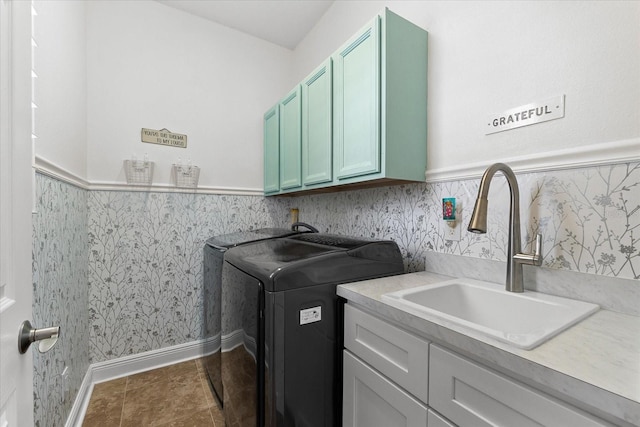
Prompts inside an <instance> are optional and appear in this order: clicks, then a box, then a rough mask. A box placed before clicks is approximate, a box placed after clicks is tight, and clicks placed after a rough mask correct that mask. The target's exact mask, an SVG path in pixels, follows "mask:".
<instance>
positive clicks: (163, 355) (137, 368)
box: [65, 340, 205, 427]
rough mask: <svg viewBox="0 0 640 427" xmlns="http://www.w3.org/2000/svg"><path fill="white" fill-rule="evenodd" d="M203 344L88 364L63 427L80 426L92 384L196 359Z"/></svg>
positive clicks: (191, 344)
mask: <svg viewBox="0 0 640 427" xmlns="http://www.w3.org/2000/svg"><path fill="white" fill-rule="evenodd" d="M204 344H205V341H204V340H198V341H192V342H188V343H185V344H178V345H174V346H171V347H165V348H161V349H158V350H151V351H146V352H144V353H139V354H133V355H130V356H124V357H120V358H118V359H113V360H106V361H104V362H98V363H92V364H91V365H89V369H88V370H87V373H86V374H85V376H84V379H83V380H82V384H81V385H80V389H79V390H78V394H77V396H76V399H75V401H74V403H73V407H72V408H71V412H70V414H69V416H68V417H67V422H66V423H65V427H80V426H82V421H83V420H84V416H85V414H86V412H87V407H88V406H89V400H90V399H91V393H92V392H93V386H94V385H95V384H98V383H101V382H105V381H110V380H114V379H116V378H122V377H126V376H128V375H133V374H137V373H140V372H145V371H150V370H152V369H157V368H161V367H163V366H168V365H173V364H175V363H180V362H184V361H187V360H192V359H196V358H199V357H201V356H202V355H203V347H204Z"/></svg>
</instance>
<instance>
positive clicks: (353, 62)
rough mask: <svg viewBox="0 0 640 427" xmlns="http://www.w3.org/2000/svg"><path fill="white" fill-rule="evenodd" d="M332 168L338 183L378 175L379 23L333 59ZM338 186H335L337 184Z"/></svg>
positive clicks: (377, 19)
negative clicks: (333, 149)
mask: <svg viewBox="0 0 640 427" xmlns="http://www.w3.org/2000/svg"><path fill="white" fill-rule="evenodd" d="M333 64H334V70H333V72H334V80H333V82H334V90H333V108H334V147H335V153H334V167H335V174H336V176H335V178H336V180H338V181H339V180H341V179H344V178H350V177H354V176H361V175H366V174H372V173H377V172H379V171H380V19H379V18H378V17H376V18H375V19H374V20H373V21H372V22H371V24H370V25H368V26H367V27H365V29H364V30H363V31H361V32H360V33H359V34H357V35H356V36H355V37H354V38H352V39H351V40H350V41H349V42H347V44H345V46H344V47H343V48H342V49H340V50H339V51H338V52H337V53H336V54H334V56H333ZM336 183H337V182H336Z"/></svg>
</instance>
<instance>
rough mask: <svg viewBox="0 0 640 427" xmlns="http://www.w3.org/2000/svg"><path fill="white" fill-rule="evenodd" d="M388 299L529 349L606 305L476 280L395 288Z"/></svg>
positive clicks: (406, 308) (392, 302) (396, 305)
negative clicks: (516, 291) (508, 287)
mask: <svg viewBox="0 0 640 427" xmlns="http://www.w3.org/2000/svg"><path fill="white" fill-rule="evenodd" d="M382 300H383V301H384V302H386V303H388V304H389V305H393V306H395V307H398V308H401V309H405V310H406V311H408V312H410V313H412V314H415V315H417V316H419V317H422V318H425V319H427V320H432V318H433V317H436V318H439V319H444V320H447V321H449V322H452V323H455V324H457V325H459V326H463V327H466V328H469V329H473V330H474V331H477V332H480V333H482V334H484V335H487V336H489V337H492V338H495V339H497V340H500V341H502V342H505V343H508V344H512V345H514V346H516V347H518V348H522V349H525V350H530V349H532V348H534V347H537V346H538V345H540V344H542V343H543V342H545V341H546V340H548V339H549V338H551V337H553V336H554V335H556V334H558V333H560V332H562V331H563V330H565V329H567V328H568V327H570V326H572V325H574V324H576V323H577V322H579V321H580V320H582V319H584V318H586V317H587V316H589V315H591V314H593V313H594V312H596V311H597V310H598V309H599V308H600V307H599V306H598V305H596V304H591V303H586V302H582V301H576V300H572V299H568V298H562V297H557V296H553V295H547V294H541V293H538V292H531V291H525V292H523V293H514V292H507V291H506V290H505V289H504V286H503V285H497V284H495V283H488V282H481V281H478V280H472V279H454V280H449V281H446V282H441V283H437V284H433V285H426V286H420V287H417V288H413V289H406V290H402V291H397V292H390V293H387V294H384V295H382ZM429 316H431V318H430V317H429Z"/></svg>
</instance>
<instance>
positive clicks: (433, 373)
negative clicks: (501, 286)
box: [429, 345, 609, 427]
mask: <svg viewBox="0 0 640 427" xmlns="http://www.w3.org/2000/svg"><path fill="white" fill-rule="evenodd" d="M429 370H430V378H429V406H430V407H432V408H433V409H435V410H436V411H438V412H439V413H441V414H442V415H444V416H445V417H447V418H448V419H449V420H451V421H452V422H454V423H455V424H457V425H458V426H460V427H467V426H468V427H480V426H505V427H511V426H518V427H528V426H536V427H539V426H558V427H566V426H580V427H592V426H609V424H607V423H605V422H604V421H603V420H599V419H597V418H594V417H592V416H590V415H588V414H586V413H584V412H582V411H581V410H579V409H577V408H573V407H571V406H569V405H567V404H565V403H562V402H560V401H559V400H556V399H555V398H553V397H551V396H547V395H545V394H543V393H541V392H539V391H536V390H534V389H532V388H529V387H528V386H525V385H524V384H520V383H518V382H515V381H514V380H512V379H509V378H507V377H505V376H503V375H501V374H498V373H496V372H494V371H491V370H489V369H487V368H485V367H483V366H480V365H478V364H476V363H475V362H472V361H470V360H467V359H465V358H463V357H460V356H457V355H455V354H454V353H451V352H449V351H447V350H444V349H442V348H440V347H438V346H436V345H431V354H430V362H429Z"/></svg>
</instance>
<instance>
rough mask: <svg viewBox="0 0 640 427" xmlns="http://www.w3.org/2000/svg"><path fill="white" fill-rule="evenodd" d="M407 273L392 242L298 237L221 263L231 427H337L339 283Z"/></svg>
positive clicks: (239, 252)
mask: <svg viewBox="0 0 640 427" xmlns="http://www.w3.org/2000/svg"><path fill="white" fill-rule="evenodd" d="M402 273H404V267H403V262H402V257H401V255H400V250H399V249H398V246H397V244H396V243H395V242H391V241H375V240H362V239H357V238H348V237H342V236H334V235H326V234H300V235H296V236H291V237H287V238H282V239H275V240H267V241H264V242H258V243H253V244H248V245H242V246H239V247H237V248H232V249H230V250H229V251H227V252H226V254H225V262H224V266H223V271H222V294H223V296H222V297H223V300H224V301H225V303H226V304H230V305H232V306H233V307H234V310H227V311H225V312H223V318H222V335H223V337H224V339H223V343H222V346H223V348H222V370H223V384H224V389H225V392H224V407H225V417H226V423H227V425H239V426H243V427H254V426H257V427H263V426H269V427H275V426H278V427H284V426H286V427H296V426H297V427H302V426H304V427H315V426H323V427H335V426H340V425H341V424H342V419H341V413H342V408H341V402H342V355H341V352H342V345H343V342H342V334H343V332H342V328H343V322H342V312H343V300H342V299H341V298H339V297H338V296H337V295H336V286H337V285H338V284H340V283H347V282H353V281H358V280H365V279H372V278H376V277H384V276H391V275H396V274H402Z"/></svg>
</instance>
